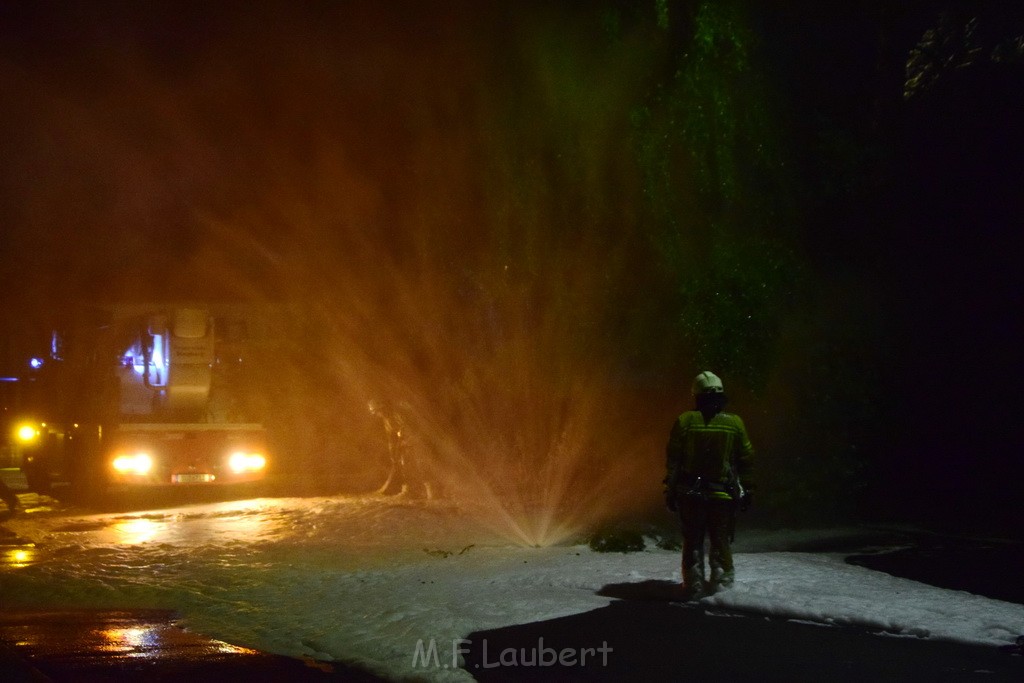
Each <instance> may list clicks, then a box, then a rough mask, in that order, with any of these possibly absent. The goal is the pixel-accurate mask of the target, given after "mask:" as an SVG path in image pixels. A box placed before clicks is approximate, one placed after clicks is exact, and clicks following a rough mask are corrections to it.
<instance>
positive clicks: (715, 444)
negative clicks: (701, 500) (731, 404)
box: [665, 410, 754, 500]
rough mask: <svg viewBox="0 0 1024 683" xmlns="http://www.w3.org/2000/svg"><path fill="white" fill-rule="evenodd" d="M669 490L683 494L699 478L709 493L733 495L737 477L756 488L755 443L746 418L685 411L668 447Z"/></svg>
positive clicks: (724, 495) (677, 421)
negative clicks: (754, 476)
mask: <svg viewBox="0 0 1024 683" xmlns="http://www.w3.org/2000/svg"><path fill="white" fill-rule="evenodd" d="M665 455H666V461H667V469H668V473H667V475H666V476H665V487H666V492H674V493H675V494H676V495H679V494H682V493H684V492H685V490H687V489H688V488H690V487H692V486H693V485H694V484H695V483H696V482H697V481H698V479H699V481H700V483H701V484H702V485H703V486H705V487H706V489H707V493H708V495H709V496H710V497H715V498H722V499H725V500H731V499H732V493H734V492H735V490H736V489H735V484H736V481H737V480H739V481H741V482H742V484H743V488H745V489H747V490H752V489H753V488H754V478H753V464H754V463H753V461H754V447H753V446H752V445H751V443H750V437H748V436H747V430H746V428H745V427H744V426H743V420H741V419H740V417H739V416H738V415H734V414H732V413H718V414H716V415H715V416H714V417H712V418H711V420H709V421H708V422H705V421H704V416H703V415H702V414H701V413H700V411H697V410H691V411H689V412H686V413H683V414H682V415H680V416H679V418H678V419H677V420H676V422H675V424H674V425H672V432H671V434H669V439H668V446H667V447H666V449H665Z"/></svg>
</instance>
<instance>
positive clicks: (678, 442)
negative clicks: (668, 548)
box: [664, 372, 754, 595]
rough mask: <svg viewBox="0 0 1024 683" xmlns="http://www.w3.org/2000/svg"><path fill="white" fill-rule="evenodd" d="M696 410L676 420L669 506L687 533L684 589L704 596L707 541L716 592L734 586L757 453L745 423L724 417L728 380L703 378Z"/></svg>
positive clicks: (669, 456) (668, 477)
mask: <svg viewBox="0 0 1024 683" xmlns="http://www.w3.org/2000/svg"><path fill="white" fill-rule="evenodd" d="M693 395H694V398H695V400H696V410H691V411H688V412H685V413H683V414H682V415H680V416H679V417H678V419H676V422H675V424H674V425H673V426H672V432H671V434H670V435H669V440H668V446H667V448H666V460H667V469H668V473H667V475H666V476H665V482H664V483H665V504H666V505H667V506H668V508H669V510H671V511H672V512H676V513H677V514H678V515H679V522H680V526H681V527H682V533H683V566H682V573H683V589H684V591H685V592H686V593H687V594H691V595H695V594H700V593H702V592H704V589H705V574H704V537H705V536H707V537H708V539H709V541H710V546H711V552H710V554H709V557H708V564H709V566H710V569H711V577H710V586H709V588H710V590H711V591H712V592H714V591H715V590H718V589H719V588H727V587H729V586H731V585H732V583H733V580H734V578H735V572H734V570H733V562H732V548H731V542H732V534H733V529H734V526H735V516H736V509H737V508H740V509H746V508H747V506H748V505H749V504H750V490H751V487H752V483H753V482H752V479H751V469H752V464H753V463H752V461H753V455H754V448H753V446H752V445H751V444H750V438H749V437H748V436H747V430H746V428H745V427H744V426H743V420H741V419H740V418H739V416H738V415H733V414H732V413H726V412H723V408H724V407H725V402H726V397H725V393H724V389H723V387H722V380H721V379H719V378H718V377H717V376H716V375H714V374H713V373H711V372H702V373H700V374H699V375H697V378H696V379H695V380H694V382H693Z"/></svg>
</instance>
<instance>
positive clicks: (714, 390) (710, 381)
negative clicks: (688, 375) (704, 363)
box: [692, 370, 725, 396]
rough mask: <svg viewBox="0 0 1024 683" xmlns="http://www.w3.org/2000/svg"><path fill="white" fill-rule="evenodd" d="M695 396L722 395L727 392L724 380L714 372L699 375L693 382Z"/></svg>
mask: <svg viewBox="0 0 1024 683" xmlns="http://www.w3.org/2000/svg"><path fill="white" fill-rule="evenodd" d="M692 391H693V395H694V396H696V395H697V394H721V393H723V392H724V391H725V388H724V387H723V386H722V380H721V379H719V377H718V375H716V374H715V373H713V372H708V371H707V370H705V371H704V372H702V373H700V374H699V375H697V378H696V379H694V380H693V389H692Z"/></svg>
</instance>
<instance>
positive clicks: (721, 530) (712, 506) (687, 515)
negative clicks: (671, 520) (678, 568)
mask: <svg viewBox="0 0 1024 683" xmlns="http://www.w3.org/2000/svg"><path fill="white" fill-rule="evenodd" d="M735 514H736V510H735V504H734V503H733V501H731V500H727V499H723V498H712V497H704V496H699V495H688V496H680V497H679V524H680V527H681V528H682V532H683V567H682V571H683V584H684V585H685V586H686V587H687V588H691V589H694V590H701V589H703V588H704V584H705V581H706V579H705V574H704V539H705V537H707V539H708V541H709V546H710V552H709V553H708V565H709V568H710V570H711V576H710V579H711V585H712V586H713V587H718V586H728V585H730V584H732V582H733V579H734V577H735V574H736V573H735V570H734V569H733V564H732V545H731V544H732V538H731V536H732V529H733V517H734V515H735Z"/></svg>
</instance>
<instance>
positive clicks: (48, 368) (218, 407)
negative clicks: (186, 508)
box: [0, 304, 273, 493]
mask: <svg viewBox="0 0 1024 683" xmlns="http://www.w3.org/2000/svg"><path fill="white" fill-rule="evenodd" d="M272 327H273V316H272V315H271V314H270V313H269V311H268V310H267V309H266V308H257V307H253V306H247V305H240V304H234V305H232V304H220V305H210V304H122V305H114V306H107V307H102V308H93V309H92V310H91V311H90V312H89V313H88V314H87V315H78V316H75V317H74V318H73V319H71V320H64V321H62V322H61V324H60V325H59V326H56V327H54V328H53V329H44V328H43V327H41V326H38V325H37V326H36V329H34V330H31V331H30V332H31V334H25V335H23V336H22V338H23V339H27V338H34V341H33V342H32V343H22V344H21V346H20V347H19V348H18V349H14V350H15V351H20V352H21V355H22V357H21V359H20V362H19V363H17V364H16V365H17V366H18V368H19V369H18V370H17V371H16V372H10V371H8V372H6V373H4V374H5V376H4V377H3V378H2V379H3V381H2V382H0V387H2V389H3V395H2V396H0V399H2V401H3V406H2V408H3V416H4V420H5V422H6V424H5V429H6V432H7V435H8V439H7V442H6V443H7V446H6V447H5V449H4V451H3V453H0V466H5V467H7V468H8V470H7V471H10V470H11V469H14V468H18V469H20V470H21V471H22V472H24V475H25V478H26V480H27V483H28V486H29V488H31V489H34V490H36V491H38V492H40V493H49V492H51V490H52V488H53V487H54V486H69V487H78V488H79V489H85V490H88V491H90V492H92V493H96V492H98V491H105V490H111V489H126V488H127V489H136V488H141V487H198V486H201V487H211V486H221V485H226V484H242V483H247V482H258V481H261V480H263V479H264V478H265V477H266V475H267V470H268V468H269V467H270V465H271V464H272V463H271V461H270V454H269V452H268V439H267V432H266V429H265V426H264V417H265V415H266V413H267V409H268V408H267V395H266V392H265V391H264V386H265V384H266V383H265V382H263V381H262V380H263V377H262V372H263V371H264V370H266V368H265V364H263V363H262V361H263V360H264V359H265V358H266V357H267V348H268V344H269V343H270V342H269V340H270V339H272V338H273V333H272V330H271V328H272ZM40 338H42V339H43V340H44V341H45V343H41V342H40ZM33 344H34V346H33ZM11 351H12V349H11V348H8V349H7V354H6V355H7V356H8V360H10V357H11V356H12V353H11ZM26 352H27V353H26ZM14 355H17V353H15V354H14ZM8 364H10V363H8Z"/></svg>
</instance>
